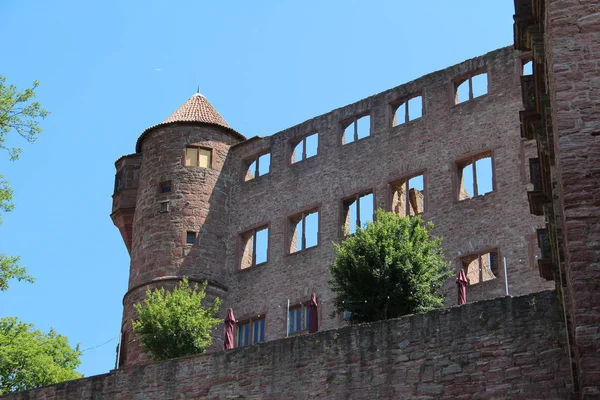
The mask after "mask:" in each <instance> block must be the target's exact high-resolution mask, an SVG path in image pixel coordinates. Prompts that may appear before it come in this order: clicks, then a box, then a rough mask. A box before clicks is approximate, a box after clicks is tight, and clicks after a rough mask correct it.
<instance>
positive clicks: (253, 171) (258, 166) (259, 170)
mask: <svg viewBox="0 0 600 400" xmlns="http://www.w3.org/2000/svg"><path fill="white" fill-rule="evenodd" d="M270 170H271V153H266V154H263V155H261V156H258V157H257V158H255V159H254V160H253V161H251V162H250V164H249V165H248V170H247V171H246V179H245V180H246V181H250V180H252V179H255V178H258V177H259V176H263V175H266V174H268V173H269V172H270Z"/></svg>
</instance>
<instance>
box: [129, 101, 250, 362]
mask: <svg viewBox="0 0 600 400" xmlns="http://www.w3.org/2000/svg"><path fill="white" fill-rule="evenodd" d="M243 140H245V137H244V136H243V135H241V134H240V133H238V132H236V131H235V130H233V129H232V128H230V127H229V125H228V124H227V122H225V120H224V119H223V118H222V117H221V116H220V115H219V113H218V112H217V111H216V110H215V109H214V108H213V107H212V105H211V104H210V103H209V102H208V100H207V99H206V98H205V97H204V96H202V95H201V94H200V93H196V94H194V95H193V96H192V97H191V98H190V99H189V100H188V101H186V102H185V103H184V104H183V105H182V106H181V107H179V109H177V110H176V111H175V112H174V113H173V114H172V115H171V116H170V117H169V118H167V119H166V120H165V121H164V122H162V123H160V124H158V125H155V126H153V127H151V128H149V129H147V130H146V131H144V132H143V133H142V135H141V136H140V137H139V139H138V141H137V144H136V154H137V155H138V157H139V154H141V164H140V167H139V172H138V180H137V193H136V201H135V212H134V215H133V228H132V234H131V243H130V245H129V248H130V256H131V264H130V273H129V287H128V291H127V293H126V294H125V296H124V298H123V308H124V309H123V324H122V334H121V343H122V345H121V346H120V354H119V365H120V366H123V365H135V364H141V363H144V362H146V361H147V360H148V356H147V355H146V354H145V353H144V351H143V350H142V349H141V347H140V345H139V343H138V341H137V340H136V338H135V336H134V334H133V330H132V326H131V321H132V319H133V318H135V310H134V308H133V305H134V304H135V303H137V302H140V301H143V299H144V298H145V293H146V290H147V289H154V288H158V287H165V288H167V289H171V288H173V287H175V286H176V285H177V284H178V282H179V281H180V280H181V279H182V278H183V277H188V278H189V280H190V281H191V282H193V281H198V282H200V281H204V280H206V281H207V282H208V287H207V293H208V296H207V297H214V296H219V297H222V296H224V295H225V294H227V282H226V281H225V265H224V257H223V254H225V251H226V248H225V246H226V243H225V238H226V233H227V232H226V229H227V228H226V227H227V220H228V217H227V200H228V199H227V196H228V188H229V187H231V185H230V184H228V181H229V180H230V179H232V177H230V176H229V174H227V173H226V172H224V170H227V169H229V168H228V167H227V166H226V162H227V160H228V159H227V155H228V152H229V147H231V146H232V145H234V144H236V143H239V142H241V141H243ZM217 345H218V343H216V344H215V346H217Z"/></svg>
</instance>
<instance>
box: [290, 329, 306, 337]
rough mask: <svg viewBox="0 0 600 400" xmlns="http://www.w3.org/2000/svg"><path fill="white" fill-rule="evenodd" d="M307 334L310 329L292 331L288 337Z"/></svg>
mask: <svg viewBox="0 0 600 400" xmlns="http://www.w3.org/2000/svg"><path fill="white" fill-rule="evenodd" d="M307 334H308V329H302V330H301V331H296V332H293V333H292V332H290V333H289V334H288V336H287V337H292V336H302V335H307Z"/></svg>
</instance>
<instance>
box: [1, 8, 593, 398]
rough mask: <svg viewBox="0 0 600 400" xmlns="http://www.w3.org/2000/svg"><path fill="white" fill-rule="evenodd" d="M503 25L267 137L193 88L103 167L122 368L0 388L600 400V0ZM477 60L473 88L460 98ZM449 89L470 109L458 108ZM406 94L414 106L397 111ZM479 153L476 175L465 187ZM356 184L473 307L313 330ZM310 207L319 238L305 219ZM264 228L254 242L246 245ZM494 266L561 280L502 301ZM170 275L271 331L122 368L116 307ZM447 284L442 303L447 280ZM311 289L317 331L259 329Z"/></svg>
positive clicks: (131, 346)
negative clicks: (500, 45) (503, 34)
mask: <svg viewBox="0 0 600 400" xmlns="http://www.w3.org/2000/svg"><path fill="white" fill-rule="evenodd" d="M514 28H515V31H514V32H515V46H514V47H515V49H516V50H517V51H513V50H511V49H508V48H506V49H500V50H497V51H494V52H492V53H489V54H487V55H485V56H483V57H478V58H476V59H473V60H469V61H466V62H464V63H462V64H459V65H457V66H454V67H451V68H448V69H446V70H443V71H439V72H436V73H433V74H430V75H427V76H425V77H423V78H420V79H417V80H416V81H414V82H410V83H408V84H406V85H403V86H400V87H398V88H394V89H391V90H389V91H386V92H384V93H380V94H378V95H375V96H372V97H370V98H367V99H364V100H362V101H360V102H358V103H355V104H352V105H349V106H347V107H343V108H340V109H337V110H334V111H332V112H330V113H328V114H325V115H323V116H320V117H317V118H314V119H312V120H310V121H307V122H305V123H303V124H300V125H298V126H296V127H293V128H290V129H288V130H286V131H283V132H280V133H278V134H275V135H273V136H270V137H267V138H254V139H250V140H244V138H243V137H242V136H241V135H239V134H238V133H236V132H235V131H233V130H231V128H229V127H228V126H227V124H226V123H225V122H224V120H223V119H222V118H221V117H220V116H218V114H217V113H216V112H215V111H214V110H213V109H212V107H210V106H209V105H208V103H207V102H206V100H205V99H204V98H202V97H201V96H195V97H193V98H192V99H190V101H189V102H188V103H186V104H187V105H184V106H183V107H182V109H180V110H179V111H178V112H176V113H175V114H174V115H173V119H168V120H167V121H165V123H164V124H160V125H158V126H156V127H153V128H151V129H149V130H148V131H146V132H145V133H144V134H143V135H142V138H140V141H138V146H137V148H136V154H132V155H129V156H124V157H122V158H121V159H119V160H118V161H117V163H116V166H117V181H116V187H115V194H114V196H113V213H112V217H113V220H114V221H115V224H116V225H117V226H118V227H119V230H120V231H121V234H122V235H123V239H124V241H125V244H126V246H127V248H128V249H129V251H130V254H131V258H132V262H131V279H130V286H129V291H128V293H127V294H126V295H125V299H124V306H125V309H124V318H123V337H122V343H123V345H124V346H123V352H122V359H121V360H120V361H121V365H122V366H127V367H125V368H119V369H117V370H115V371H111V372H110V373H109V374H105V375H100V376H97V377H92V378H87V379H80V380H76V381H71V382H65V383H61V384H58V385H52V386H48V387H45V388H40V389H34V390H31V391H25V392H19V393H15V394H12V395H8V396H5V397H3V398H7V399H19V400H26V399H33V398H36V399H37V398H39V399H54V400H58V399H71V398H78V399H105V398H106V399H108V398H111V399H113V398H114V399H128V398H132V397H136V396H137V397H139V396H142V397H144V398H148V399H171V398H234V397H245V398H257V399H258V398H261V399H262V398H264V399H279V398H290V399H292V398H294V399H307V398H339V397H344V398H354V399H371V398H394V399H395V398H427V399H431V398H435V399H455V398H464V399H468V398H485V399H506V398H511V399H527V400H530V399H566V398H571V399H598V398H600V247H599V246H598V243H600V222H599V221H600V207H599V206H600V202H599V200H598V199H600V184H599V176H600V83H599V76H600V67H599V66H600V4H598V2H597V1H596V0H515V25H514ZM530 60H531V62H532V64H533V67H532V71H530V72H529V71H528V72H529V73H525V74H524V73H523V70H522V67H523V65H524V64H525V65H526V64H527V62H529V61H530ZM482 72H485V73H487V83H488V84H487V87H486V89H487V94H484V95H481V96H477V94H481V93H480V92H477V90H475V89H476V88H477V85H476V79H477V77H478V76H479V75H481V73H482ZM465 82H466V85H467V90H466V95H465V98H466V99H468V100H467V101H464V102H461V103H460V104H456V100H455V94H456V89H457V86H458V87H459V88H460V86H461V85H464V84H465ZM479 88H480V87H479ZM419 96H421V99H422V104H423V107H422V116H420V118H419V117H416V116H415V114H414V113H413V111H414V108H411V106H410V105H411V101H412V102H415V101H416V102H417V104H418V100H414V99H419ZM402 107H404V108H402ZM397 109H399V110H400V112H394V111H396V110H397ZM366 115H368V116H369V118H368V119H369V124H366V126H367V127H369V128H370V129H369V130H368V131H367V133H368V135H367V134H366V133H365V131H364V126H365V116H366ZM418 115H419V114H418V112H417V116H418ZM314 134H317V136H316V137H317V138H318V150H317V152H316V154H314V151H313V148H314V146H309V145H308V144H309V140H310V141H313V140H314ZM307 135H308V136H307ZM342 137H344V138H345V139H347V141H346V142H350V141H351V142H352V143H348V144H342V143H343V142H342ZM304 138H306V140H305V139H304ZM309 138H310V139H309ZM310 143H313V142H310ZM188 146H192V147H193V149H192V150H191V151H189V152H187V153H186V150H185V149H186V147H188ZM194 149H195V150H194ZM209 149H210V151H208V150H209ZM292 149H296V151H295V152H292ZM267 153H269V154H270V163H268V164H269V168H265V164H267V160H268V159H269V157H266V156H264V155H265V154H267ZM186 154H187V156H188V157H187V161H186ZM259 156H263V157H264V158H263V159H262V161H261V160H259V162H257V163H254V162H255V161H256V159H257V157H259ZM292 160H293V161H294V162H293V163H292ZM480 160H485V161H481V162H480V164H477V162H478V161H480ZM487 160H489V161H487ZM296 161H297V162H296ZM486 162H487V163H490V162H491V169H492V171H493V174H492V175H490V176H491V177H492V182H491V183H492V184H491V186H490V185H489V182H488V183H487V184H486V183H485V182H479V180H478V179H477V177H476V176H481V175H482V174H481V171H482V170H485V169H486V168H488V167H487V166H486V164H485V163H486ZM186 164H190V165H189V166H186ZM194 165H198V166H194ZM200 165H202V166H200ZM261 165H262V167H261ZM249 167H252V168H249ZM484 175H489V174H484ZM420 176H422V178H419V179H415V178H418V177H420ZM474 177H475V178H474ZM246 179H248V180H247V181H246ZM461 182H462V184H461ZM479 183H481V185H479ZM167 189H168V190H167ZM371 193H372V194H373V196H372V197H373V198H374V202H375V205H376V207H381V208H386V209H392V210H394V211H395V212H397V213H400V214H408V215H412V214H415V213H420V212H422V213H423V215H424V217H425V218H426V219H427V220H431V221H433V222H434V223H435V224H436V234H438V235H440V236H443V237H445V242H444V248H445V252H446V255H447V257H448V259H449V260H451V261H452V262H453V263H454V266H455V267H456V268H457V269H458V268H466V269H467V275H469V276H470V278H471V281H472V283H473V284H472V285H471V286H469V287H468V293H469V300H470V301H474V300H481V299H485V298H487V297H495V298H494V299H491V300H488V301H482V302H477V303H472V304H467V305H465V306H461V307H453V308H448V309H442V310H436V311H432V312H429V313H425V314H418V315H413V316H406V317H402V318H399V319H395V320H388V321H379V322H376V323H372V324H364V325H359V326H350V327H343V328H338V329H332V330H327V329H330V328H335V327H336V326H340V325H343V316H340V318H339V319H333V320H332V319H329V318H328V313H329V311H328V310H327V307H328V304H331V303H330V299H331V293H329V292H328V290H327V286H326V283H325V281H326V265H327V264H328V263H329V262H330V261H331V259H332V257H333V254H332V251H331V249H330V245H329V243H330V242H331V241H336V240H341V239H343V233H344V229H343V228H344V227H348V229H351V228H352V224H353V223H352V221H348V219H347V218H345V216H346V215H345V214H346V212H345V210H346V209H352V207H354V213H353V214H352V213H351V214H352V217H353V218H355V219H357V220H360V222H361V223H362V222H363V221H362V218H361V216H360V215H358V214H361V213H360V211H356V209H357V208H358V209H359V210H361V207H360V206H358V207H356V206H357V205H359V204H360V203H361V202H363V203H365V202H366V203H368V202H369V199H370V198H371V197H369V196H370V195H371ZM369 210H370V209H369ZM315 211H318V213H319V214H318V225H317V226H318V230H317V231H318V235H317V242H316V245H315V242H314V241H313V239H314V238H310V239H309V238H308V237H307V234H313V233H314V232H312V231H310V232H309V230H308V229H307V228H305V227H308V226H309V225H311V224H309V223H307V222H306V221H307V220H308V219H309V218H314V214H315ZM529 211H531V213H530V212H529ZM364 215H365V213H364V212H363V213H362V216H363V217H364ZM299 221H302V224H301V226H302V229H301V230H300V231H299V230H298V228H297V227H298V225H299V224H300V222H299ZM354 225H356V222H354ZM265 227H267V228H268V230H267V231H265V230H264V229H263V228H265ZM292 228H295V229H292ZM294 232H295V233H296V234H295V235H294ZM265 234H266V236H267V237H268V240H269V246H268V251H267V252H266V254H265V252H264V249H263V248H262V247H261V248H259V247H258V246H257V245H255V243H256V242H257V241H258V240H257V239H260V240H263V239H264V236H265ZM309 236H310V235H309ZM250 239H252V241H250ZM188 240H189V242H190V244H189V245H187V244H186V242H188ZM538 244H539V246H538ZM290 249H296V250H298V249H300V251H296V252H292V253H293V254H290ZM536 256H537V257H536ZM504 257H506V258H507V260H508V262H507V271H508V276H507V278H508V283H509V288H510V294H511V295H516V294H524V293H528V292H535V291H538V290H540V289H544V288H548V287H552V286H554V284H555V285H556V291H547V292H543V293H533V294H528V295H524V296H521V297H515V298H510V297H502V298H498V297H500V296H503V295H504V293H505V292H504V290H505V288H504V286H503V284H502V283H503V281H504V278H505V276H504V274H503V269H502V268H500V269H498V267H497V265H498V264H499V260H500V259H502V258H504ZM495 265H496V267H495ZM242 267H245V268H242ZM494 271H496V272H494ZM491 274H493V276H492V275H491ZM183 275H189V276H192V277H193V278H195V279H198V280H203V279H207V280H208V282H209V285H210V291H211V293H212V295H218V296H223V298H224V301H225V306H226V307H229V306H230V307H233V308H234V309H235V310H236V313H237V316H238V319H239V320H240V323H239V324H238V326H239V327H244V326H245V325H244V322H246V321H252V320H254V321H257V320H258V321H263V319H262V318H263V317H264V324H263V326H264V327H265V328H264V329H265V333H266V336H265V338H264V339H265V340H269V342H268V343H264V344H257V345H254V346H244V347H242V348H238V349H234V350H228V351H222V352H218V353H217V352H213V353H210V354H205V355H200V356H194V357H183V358H180V359H176V360H170V361H167V362H163V363H154V364H147V365H135V364H143V363H144V361H145V358H144V356H143V354H142V353H141V352H140V349H139V347H138V346H137V344H136V343H135V342H134V339H132V336H131V331H130V319H131V317H132V314H131V312H132V310H131V304H132V302H134V301H136V300H137V299H141V298H142V296H143V291H144V290H145V288H146V287H156V286H165V285H166V286H172V285H173V284H174V283H176V282H177V280H178V279H180V277H181V276H183ZM539 275H541V276H542V277H543V278H544V279H545V280H548V281H550V282H548V281H544V280H541V279H540V278H539ZM473 281H476V282H477V283H474V282H473ZM445 290H446V291H447V292H448V293H449V297H448V305H452V301H453V300H454V298H455V296H454V295H455V292H454V290H455V288H454V283H453V282H448V285H447V286H446V288H445ZM312 292H315V293H317V294H318V295H319V298H320V300H321V301H320V303H321V310H320V315H319V317H320V322H321V329H322V330H326V331H322V332H318V333H316V334H312V335H295V336H294V337H291V338H289V339H285V340H272V339H277V338H281V337H283V336H285V334H286V331H287V328H288V325H287V315H286V309H285V308H284V307H286V306H287V300H288V299H289V300H290V301H291V303H292V304H294V303H295V305H300V308H299V310H300V316H301V317H302V307H301V306H302V304H303V302H304V301H306V300H307V299H308V296H309V295H310V293H312ZM297 309H298V308H295V310H297ZM293 310H294V309H293ZM293 315H294V316H296V315H297V314H293ZM294 324H295V323H294ZM258 326H259V327H260V326H261V325H260V324H259V325H258ZM294 327H295V325H294ZM300 332H302V324H301V323H300ZM217 339H218V334H217ZM218 345H220V344H218Z"/></svg>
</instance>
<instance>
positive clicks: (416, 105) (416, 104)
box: [392, 96, 423, 126]
mask: <svg viewBox="0 0 600 400" xmlns="http://www.w3.org/2000/svg"><path fill="white" fill-rule="evenodd" d="M422 116H423V96H415V97H411V98H410V99H407V100H406V101H404V102H403V103H400V104H399V105H397V106H396V107H395V110H394V119H393V121H392V126H398V125H402V124H404V123H406V122H408V121H412V120H413V119H417V118H421V117H422Z"/></svg>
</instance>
